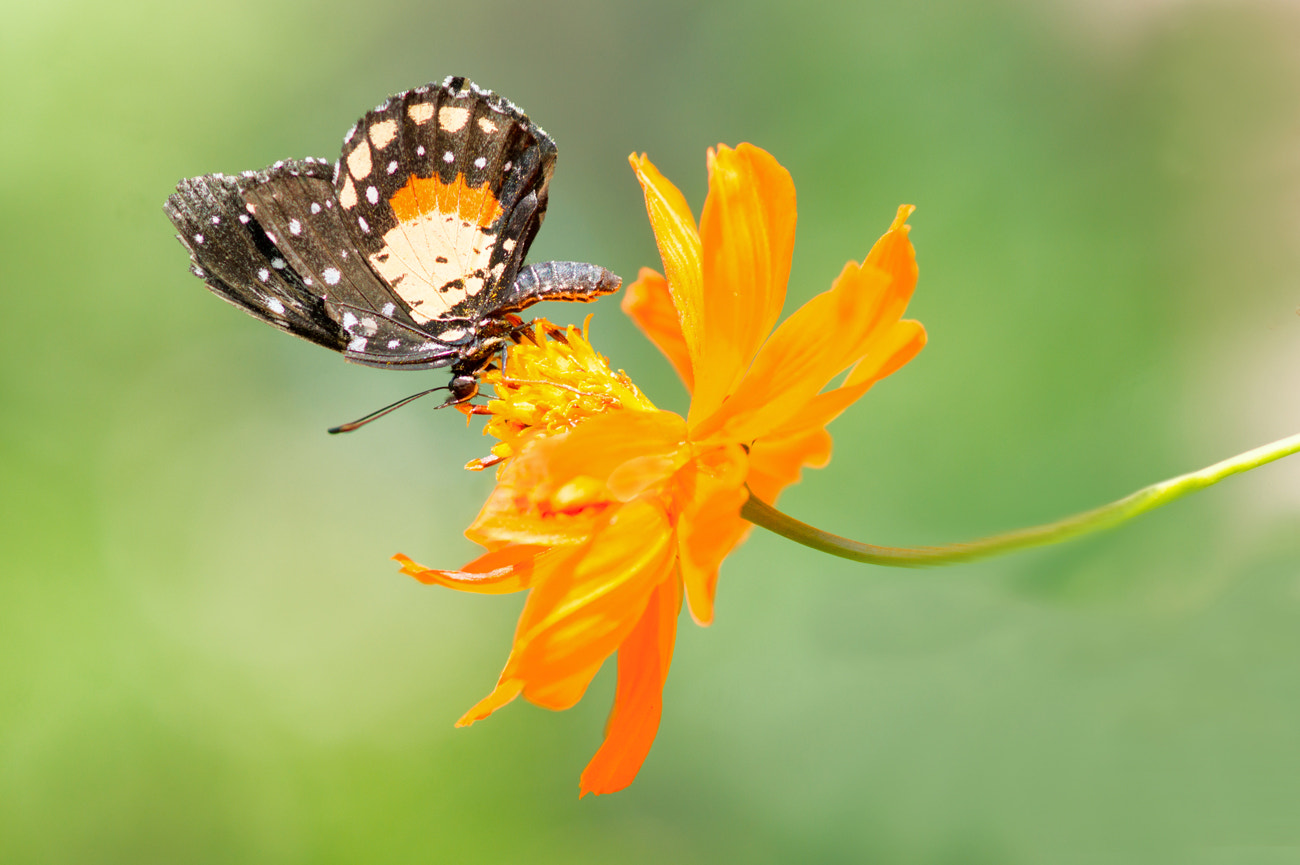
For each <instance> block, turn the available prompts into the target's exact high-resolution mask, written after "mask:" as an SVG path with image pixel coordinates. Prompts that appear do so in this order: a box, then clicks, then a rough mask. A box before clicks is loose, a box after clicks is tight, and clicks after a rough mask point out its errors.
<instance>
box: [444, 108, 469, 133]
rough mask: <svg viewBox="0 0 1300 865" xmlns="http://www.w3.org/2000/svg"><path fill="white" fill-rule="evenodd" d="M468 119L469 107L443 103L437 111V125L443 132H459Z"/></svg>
mask: <svg viewBox="0 0 1300 865" xmlns="http://www.w3.org/2000/svg"><path fill="white" fill-rule="evenodd" d="M467 120H469V109H468V108H461V107H460V106H458V105H444V106H443V107H442V108H441V109H440V110H439V111H438V126H439V127H441V128H442V130H443V131H444V132H459V131H460V130H461V129H463V128H464V126H465V121H467Z"/></svg>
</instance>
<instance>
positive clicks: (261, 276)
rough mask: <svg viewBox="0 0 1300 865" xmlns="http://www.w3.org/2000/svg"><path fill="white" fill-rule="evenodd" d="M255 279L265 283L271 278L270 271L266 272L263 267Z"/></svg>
mask: <svg viewBox="0 0 1300 865" xmlns="http://www.w3.org/2000/svg"><path fill="white" fill-rule="evenodd" d="M257 278H258V279H260V280H262V282H266V281H267V280H268V279H270V278H271V271H269V270H267V269H266V268H265V267H264V268H262V269H261V270H259V271H258V272H257Z"/></svg>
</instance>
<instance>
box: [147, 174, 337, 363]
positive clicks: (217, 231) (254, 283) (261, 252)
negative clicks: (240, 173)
mask: <svg viewBox="0 0 1300 865" xmlns="http://www.w3.org/2000/svg"><path fill="white" fill-rule="evenodd" d="M301 166H302V170H303V172H304V173H308V174H315V175H316V176H318V177H319V176H320V175H321V174H322V173H323V174H324V175H325V176H326V177H328V175H329V173H330V167H329V165H328V164H317V163H315V162H313V163H301ZM248 181H249V178H247V177H229V176H226V175H224V174H208V175H205V176H203V177H192V178H189V179H187V180H182V181H181V182H180V183H179V184H178V185H177V187H176V192H175V194H173V195H172V196H171V197H170V198H168V199H167V204H166V205H165V206H164V208H163V209H164V211H165V212H166V213H167V216H168V218H169V219H171V221H172V224H173V225H175V226H176V230H177V231H179V232H180V234H179V235H178V237H179V239H180V241H181V243H182V244H184V245H185V247H186V249H188V250H189V253H190V262H191V270H192V271H193V272H194V274H195V275H196V276H198V277H200V278H202V279H203V281H204V282H206V283H207V284H208V288H210V289H211V290H212V292H213V293H214V294H216V295H217V296H219V297H221V298H222V299H223V300H226V301H228V302H230V303H232V304H234V305H235V306H237V307H239V308H240V309H242V310H244V311H245V312H247V313H249V314H250V315H252V316H255V317H256V318H260V319H262V320H263V321H266V322H269V323H270V324H273V325H275V326H276V327H279V328H282V329H284V330H287V331H288V332H290V333H292V334H294V335H295V336H300V337H302V338H303V339H307V340H310V341H312V342H314V343H317V344H318V345H323V346H325V347H326V348H330V349H333V350H334V351H343V350H344V348H345V347H346V345H347V343H348V340H349V337H348V336H347V334H346V333H345V332H344V331H343V329H342V328H341V327H340V326H339V324H338V322H337V321H335V320H334V319H333V318H332V317H331V316H330V315H329V314H328V313H327V312H326V310H325V304H324V301H323V299H322V298H321V297H320V296H319V295H318V294H316V293H315V292H314V291H313V290H312V289H311V288H309V287H308V285H307V283H306V282H305V281H304V277H303V275H302V273H301V272H300V271H298V270H295V269H294V268H292V267H290V266H289V263H288V261H287V260H286V259H285V257H284V256H283V255H282V254H281V252H280V251H279V249H277V247H276V245H275V243H274V242H273V241H272V240H271V238H270V237H268V236H267V234H266V231H265V230H264V229H263V228H262V226H261V225H260V224H259V222H258V221H257V220H256V219H255V218H254V217H253V215H252V214H250V213H249V212H248V211H247V209H246V207H245V201H244V198H243V196H242V195H241V194H240V187H241V185H244V184H246V183H248Z"/></svg>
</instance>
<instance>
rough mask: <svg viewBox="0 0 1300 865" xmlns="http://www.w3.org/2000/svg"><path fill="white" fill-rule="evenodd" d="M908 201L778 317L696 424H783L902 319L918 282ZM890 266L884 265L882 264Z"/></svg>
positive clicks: (728, 430) (744, 432)
mask: <svg viewBox="0 0 1300 865" xmlns="http://www.w3.org/2000/svg"><path fill="white" fill-rule="evenodd" d="M907 212H908V211H907V209H906V208H902V209H900V214H899V218H898V219H896V220H895V223H894V226H893V227H891V229H890V230H889V232H887V233H886V235H885V236H884V237H882V238H881V239H880V240H879V241H878V242H877V243H876V246H875V247H874V248H873V249H872V252H871V254H869V255H868V256H867V259H866V261H865V263H863V264H861V265H859V264H857V263H856V262H852V261H851V262H849V263H848V264H846V265H845V266H844V269H843V271H841V272H840V275H839V277H838V278H837V279H836V280H835V284H834V285H833V286H832V287H831V289H830V290H829V291H825V292H822V293H821V294H819V295H817V296H816V297H814V298H812V299H811V300H810V301H808V302H807V303H805V304H804V305H803V306H802V307H800V308H799V309H797V310H796V311H795V312H794V314H793V315H791V316H790V317H789V318H788V319H786V320H785V321H784V322H782V323H781V326H780V327H778V328H777V329H776V332H775V333H774V334H772V338H771V339H769V340H768V341H767V343H766V344H765V345H764V346H763V348H762V350H761V351H760V352H759V353H758V357H757V358H755V359H754V364H753V366H752V367H751V368H750V370H749V372H748V374H746V376H745V378H744V380H743V381H742V382H741V384H740V387H739V388H738V389H737V391H736V393H735V394H734V395H733V396H732V398H731V399H730V400H728V402H727V404H726V405H725V406H723V407H722V410H721V411H719V412H718V413H717V414H716V415H714V416H713V417H711V418H709V419H708V420H707V421H706V422H705V423H703V424H701V425H700V426H699V427H698V428H696V429H695V435H696V436H697V437H703V436H707V435H711V434H713V433H715V432H717V431H718V430H719V429H722V430H723V434H724V435H725V436H726V437H728V438H732V439H735V440H738V441H753V440H754V439H757V438H759V437H761V436H764V435H767V434H769V433H771V432H772V431H773V430H774V429H778V428H780V427H781V426H783V425H784V424H785V423H786V422H787V421H789V420H790V419H791V418H792V417H793V416H794V415H796V414H797V413H798V412H799V411H800V410H801V409H803V408H804V407H805V406H806V405H807V404H808V403H809V402H810V401H811V400H812V399H813V397H814V396H816V395H817V393H818V392H819V391H821V389H822V388H823V387H825V386H826V383H827V382H829V381H830V379H831V378H832V377H834V376H835V375H836V374H837V373H839V372H841V371H842V370H844V369H846V368H847V367H849V366H851V365H852V364H854V363H855V362H857V361H858V360H859V359H860V358H862V357H864V356H866V355H868V354H870V353H871V352H872V348H873V346H874V345H875V344H876V343H877V342H878V341H879V340H880V339H881V338H882V337H884V336H885V335H886V334H887V333H888V332H889V331H890V329H891V328H892V327H893V326H894V325H895V324H896V323H897V322H898V320H899V318H900V317H901V316H902V314H903V311H904V310H905V309H906V308H907V302H908V300H909V299H910V298H911V295H912V289H913V288H914V287H915V285H916V262H915V257H914V255H913V252H912V246H911V244H910V243H909V242H908V241H907V230H908V226H907V225H906V224H903V223H902V222H901V219H903V218H906V213H907ZM885 266H887V267H889V268H890V269H889V270H884V269H882V267H885Z"/></svg>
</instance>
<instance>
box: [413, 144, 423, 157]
mask: <svg viewBox="0 0 1300 865" xmlns="http://www.w3.org/2000/svg"><path fill="white" fill-rule="evenodd" d="M415 153H416V155H418V156H423V155H424V145H423V144H421V145H420V146H419V147H417V148H415Z"/></svg>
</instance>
